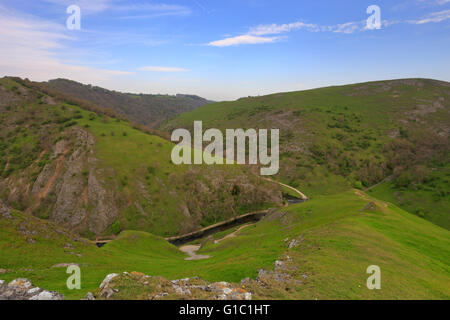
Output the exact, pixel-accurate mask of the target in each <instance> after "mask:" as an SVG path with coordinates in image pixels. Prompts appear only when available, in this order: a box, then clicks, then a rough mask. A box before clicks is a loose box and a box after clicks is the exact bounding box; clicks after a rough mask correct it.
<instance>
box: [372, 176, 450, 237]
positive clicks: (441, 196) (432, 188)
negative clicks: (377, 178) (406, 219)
mask: <svg viewBox="0 0 450 320" xmlns="http://www.w3.org/2000/svg"><path fill="white" fill-rule="evenodd" d="M449 176H450V173H449V169H448V168H440V170H438V169H436V170H434V171H433V172H432V173H431V174H430V175H429V177H428V180H427V181H424V182H422V183H418V184H413V185H410V186H408V187H398V186H396V185H395V182H392V181H390V182H384V183H382V184H380V185H378V186H376V187H375V188H373V189H370V190H369V191H368V192H369V194H370V195H372V196H374V197H376V198H378V199H383V200H385V201H389V202H392V203H394V204H396V205H397V206H399V207H401V208H403V209H405V210H406V211H408V212H412V213H414V214H416V215H418V216H420V217H422V218H424V219H426V220H429V221H431V222H433V223H435V224H437V225H439V226H441V227H443V228H446V229H450V215H449V213H450V201H449V200H450V193H449V191H448V184H449Z"/></svg>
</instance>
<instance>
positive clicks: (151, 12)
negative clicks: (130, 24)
mask: <svg viewBox="0 0 450 320" xmlns="http://www.w3.org/2000/svg"><path fill="white" fill-rule="evenodd" d="M45 1H46V2H49V3H53V4H55V5H60V6H65V7H67V6H69V5H72V4H75V5H78V6H79V7H80V8H81V10H82V13H83V14H95V13H101V12H104V11H109V12H115V13H116V14H118V15H121V14H125V15H124V16H120V18H121V19H143V18H156V17H164V16H189V15H190V14H191V9H190V8H189V7H187V6H183V5H177V4H166V3H146V2H141V3H132V4H130V3H129V2H125V1H119V0H45Z"/></svg>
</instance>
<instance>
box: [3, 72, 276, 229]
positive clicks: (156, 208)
mask: <svg viewBox="0 0 450 320" xmlns="http://www.w3.org/2000/svg"><path fill="white" fill-rule="evenodd" d="M41 88H42V84H39V83H33V82H30V81H26V80H21V79H18V78H3V79H1V80H0V97H1V100H0V111H1V116H0V122H1V127H0V128H1V129H0V175H1V177H0V198H1V199H3V200H5V201H6V203H7V204H9V205H11V206H12V207H14V208H16V209H20V210H23V211H25V212H26V213H29V214H33V215H35V216H36V217H39V218H42V219H50V220H52V221H54V222H56V223H57V224H59V225H61V226H64V227H66V228H68V229H70V230H71V231H76V232H78V233H80V234H82V235H84V236H85V237H90V238H93V237H96V236H98V235H104V234H106V235H114V234H118V233H119V232H120V231H122V230H127V229H133V230H143V231H148V232H152V233H155V234H157V235H161V236H170V235H177V234H180V233H186V232H189V231H193V230H195V229H197V228H200V227H204V226H208V225H210V224H213V223H216V222H219V221H222V220H226V219H229V218H232V217H234V216H236V215H238V214H240V213H244V212H247V211H250V210H256V209H259V208H265V207H267V206H274V205H275V206H276V205H281V201H282V199H281V190H280V189H279V188H278V187H277V186H276V185H274V184H273V183H270V182H266V181H264V180H262V179H260V178H259V176H258V175H256V174H255V173H254V170H253V169H252V168H251V167H245V166H237V165H231V166H227V167H226V168H225V167H221V168H216V167H211V166H207V165H204V166H188V165H181V166H176V165H174V164H173V163H172V162H171V151H172V148H173V146H174V145H173V144H172V143H171V142H169V141H167V140H165V139H163V138H161V137H159V136H156V135H153V134H151V133H149V132H148V131H143V130H141V129H139V128H138V127H137V126H133V125H132V124H130V123H129V121H127V120H126V119H123V118H121V117H119V116H117V115H115V114H114V113H112V112H111V111H110V110H107V109H102V108H101V107H98V106H95V105H93V104H92V103H85V102H83V101H82V100H77V99H72V98H71V97H70V96H65V95H57V96H52V95H49V94H48V93H45V92H42V91H41ZM68 101H69V102H68ZM73 101H75V102H73ZM77 103H78V104H77Z"/></svg>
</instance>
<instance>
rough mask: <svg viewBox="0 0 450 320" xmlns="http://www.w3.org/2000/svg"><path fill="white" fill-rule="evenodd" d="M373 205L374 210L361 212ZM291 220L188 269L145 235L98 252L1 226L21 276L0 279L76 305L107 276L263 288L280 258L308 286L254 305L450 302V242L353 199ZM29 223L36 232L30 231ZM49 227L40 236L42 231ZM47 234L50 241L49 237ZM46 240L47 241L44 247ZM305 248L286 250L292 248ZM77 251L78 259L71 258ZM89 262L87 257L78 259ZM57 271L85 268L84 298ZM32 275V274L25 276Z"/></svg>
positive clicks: (9, 258)
mask: <svg viewBox="0 0 450 320" xmlns="http://www.w3.org/2000/svg"><path fill="white" fill-rule="evenodd" d="M369 202H374V203H375V204H376V206H375V210H372V211H361V210H362V209H363V208H365V206H366V205H367V204H368V203H369ZM281 211H282V212H285V213H286V214H285V215H284V216H282V217H278V218H276V217H275V216H272V217H271V216H269V217H267V218H266V219H264V220H262V221H260V222H259V223H257V224H255V225H252V226H249V227H247V228H245V229H243V230H242V231H241V232H239V233H238V234H237V235H236V237H233V238H229V239H226V240H224V241H222V242H220V243H219V244H213V243H207V244H206V246H205V247H204V248H202V250H200V251H199V254H207V255H211V258H210V259H206V260H198V261H185V260H184V258H185V257H186V256H185V255H184V254H183V253H181V252H180V251H179V250H178V249H177V248H175V247H174V246H172V245H171V244H169V243H168V242H166V241H164V240H163V239H161V238H159V237H157V236H153V235H151V234H148V233H145V232H137V231H126V232H123V233H122V234H121V235H120V236H119V237H118V238H117V240H115V241H112V242H110V243H108V244H107V245H105V246H104V247H103V248H101V249H98V248H96V247H94V246H93V245H87V244H84V243H82V242H74V241H72V240H69V239H68V238H66V237H64V236H63V235H61V234H59V233H56V232H48V230H49V229H50V230H53V229H54V228H57V227H56V226H54V225H53V224H52V223H51V222H42V221H40V220H38V219H36V218H32V217H29V216H26V215H23V214H21V213H19V212H16V213H15V216H16V220H15V222H14V224H11V223H10V222H8V221H7V220H5V219H1V220H0V229H1V233H0V250H1V252H2V255H1V257H0V266H1V267H2V268H5V269H11V270H13V272H11V273H7V274H5V275H2V276H1V277H2V279H5V280H11V279H14V278H17V277H27V278H30V279H31V280H32V281H33V283H34V284H35V285H38V286H41V287H44V288H46V289H52V290H57V291H59V292H62V293H64V294H65V295H66V297H67V298H69V299H79V298H81V297H83V296H84V295H85V294H86V293H87V292H88V291H95V290H96V288H97V287H98V285H99V284H100V282H101V281H102V280H103V278H104V277H105V276H106V275H107V274H109V273H113V272H115V273H120V272H123V271H128V272H131V271H138V272H142V273H145V274H148V275H153V276H164V277H166V278H168V279H178V278H184V277H193V276H199V277H201V278H203V279H205V280H207V281H230V282H238V281H240V280H241V279H243V278H245V277H251V278H255V277H256V276H257V273H258V270H259V269H261V268H266V269H269V270H270V269H273V263H274V261H275V260H277V259H279V258H280V257H281V256H282V255H284V254H288V255H289V256H290V257H292V258H293V261H294V264H295V266H296V268H297V271H295V272H294V273H293V276H294V277H295V278H298V279H302V277H301V276H302V275H303V274H307V275H308V279H307V280H306V281H305V280H304V279H303V281H304V284H303V285H300V286H295V287H294V290H293V291H292V290H290V291H286V290H285V289H284V288H283V287H282V286H278V287H277V286H275V287H273V288H270V290H269V291H266V290H265V289H264V288H262V287H251V288H249V289H251V290H253V292H255V297H256V298H277V299H278V298H279V299H281V298H287V299H314V298H320V299H334V298H336V299H417V298H424V299H448V298H449V297H450V291H449V286H448V283H449V281H450V267H449V265H450V250H449V248H450V234H449V231H447V230H445V229H442V228H440V227H437V226H435V225H434V224H432V223H429V222H427V221H425V220H423V219H421V218H419V217H416V216H414V215H411V214H409V213H407V212H405V211H403V210H402V209H400V208H398V207H396V206H394V205H392V204H387V203H385V202H382V201H379V200H376V199H374V198H370V197H368V196H365V195H363V196H359V195H356V194H355V193H354V192H353V191H349V192H346V193H343V194H338V195H331V196H317V197H316V198H314V199H312V200H310V201H308V202H306V203H302V204H298V205H294V206H291V207H288V208H284V209H281ZM25 221H28V222H25ZM18 224H25V225H28V224H30V227H32V228H33V230H42V232H41V231H38V233H37V235H35V236H33V238H34V239H35V240H36V243H28V242H27V241H26V237H24V236H23V235H22V234H21V233H20V231H18V230H17V227H18ZM41 226H42V227H41ZM44 230H47V232H44ZM45 235H47V236H49V237H50V238H49V239H45ZM299 236H301V237H302V238H303V239H304V241H302V242H301V243H300V245H299V246H298V247H296V248H293V249H288V248H287V245H286V242H285V240H286V238H288V239H294V238H298V237H299ZM66 243H71V244H72V245H73V246H74V249H64V245H65V244H66ZM70 252H77V253H81V254H82V257H78V256H76V255H73V254H70ZM57 263H78V264H80V266H81V270H82V290H80V291H77V290H75V291H70V290H67V289H66V288H65V281H66V279H67V276H68V275H67V274H65V268H54V269H52V268H51V266H52V265H55V264H57ZM369 265H379V266H380V268H381V272H382V289H381V290H379V291H370V290H368V289H367V288H366V287H365V281H366V279H367V277H368V275H367V274H366V273H365V270H366V268H367V267H368V266H369ZM28 268H32V269H33V271H26V270H25V269H28Z"/></svg>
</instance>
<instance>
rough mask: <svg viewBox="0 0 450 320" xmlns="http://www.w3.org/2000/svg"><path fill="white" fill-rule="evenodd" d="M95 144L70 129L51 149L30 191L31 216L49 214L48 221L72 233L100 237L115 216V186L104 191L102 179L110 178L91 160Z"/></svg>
mask: <svg viewBox="0 0 450 320" xmlns="http://www.w3.org/2000/svg"><path fill="white" fill-rule="evenodd" d="M94 144H95V140H94V137H93V135H92V134H91V133H89V132H87V131H86V130H84V129H82V128H79V127H73V128H71V129H70V132H69V133H68V134H67V135H66V137H65V138H64V139H62V140H60V141H58V142H57V143H56V144H55V145H54V146H53V149H52V152H51V156H50V162H49V163H48V164H47V165H46V166H45V167H44V168H43V170H42V171H41V173H40V174H39V176H38V177H37V179H36V181H35V183H34V184H33V187H32V191H31V192H32V195H33V196H34V197H35V199H36V201H37V203H36V204H35V205H34V207H33V208H32V209H33V212H34V213H35V212H39V209H40V208H42V209H43V210H49V211H50V215H49V218H50V219H51V220H53V221H54V222H56V223H57V224H59V225H61V226H63V227H65V228H67V229H70V230H73V231H84V230H86V231H87V230H88V231H90V232H93V233H95V234H101V233H102V232H103V231H104V230H105V229H106V228H107V227H108V226H109V225H110V224H111V223H113V222H114V221H115V219H116V218H117V217H118V216H119V208H118V206H117V205H116V198H117V195H116V194H115V193H116V192H115V189H116V187H117V186H116V185H114V184H112V185H111V183H109V185H108V186H107V187H106V186H105V185H106V184H105V182H104V177H105V176H106V175H107V174H108V175H114V173H113V172H107V170H106V169H102V168H98V165H97V164H98V160H97V159H96V158H95V157H94V156H93V154H94ZM37 215H39V214H37Z"/></svg>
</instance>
